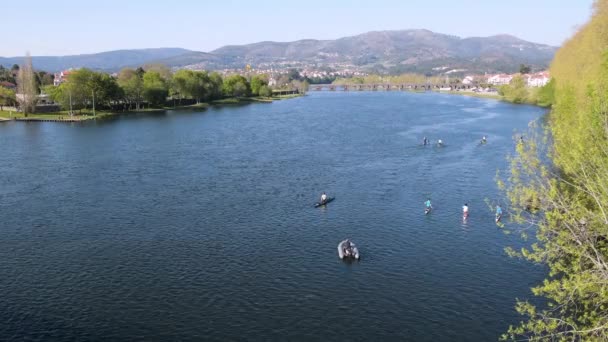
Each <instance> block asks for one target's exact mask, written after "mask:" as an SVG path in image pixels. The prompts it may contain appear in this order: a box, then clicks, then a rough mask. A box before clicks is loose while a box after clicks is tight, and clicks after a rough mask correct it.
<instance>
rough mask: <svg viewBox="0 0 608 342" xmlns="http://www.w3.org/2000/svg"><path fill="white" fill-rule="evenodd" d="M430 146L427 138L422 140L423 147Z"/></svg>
mask: <svg viewBox="0 0 608 342" xmlns="http://www.w3.org/2000/svg"><path fill="white" fill-rule="evenodd" d="M428 144H429V140H428V139H427V138H426V137H424V139H422V145H424V146H426V145H428Z"/></svg>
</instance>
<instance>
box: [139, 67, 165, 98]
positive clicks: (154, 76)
mask: <svg viewBox="0 0 608 342" xmlns="http://www.w3.org/2000/svg"><path fill="white" fill-rule="evenodd" d="M143 84H144V98H145V99H146V101H148V102H149V103H150V104H151V105H153V106H162V105H164V104H165V101H166V100H167V96H168V94H169V89H168V87H167V84H166V82H165V80H164V79H163V78H162V77H161V74H160V73H159V72H157V71H147V72H146V73H145V74H144V79H143Z"/></svg>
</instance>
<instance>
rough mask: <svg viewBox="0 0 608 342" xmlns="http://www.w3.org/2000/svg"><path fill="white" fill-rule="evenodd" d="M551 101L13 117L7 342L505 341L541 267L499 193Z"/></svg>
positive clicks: (1, 181) (6, 188)
mask: <svg viewBox="0 0 608 342" xmlns="http://www.w3.org/2000/svg"><path fill="white" fill-rule="evenodd" d="M543 112H544V111H543V110H542V109H539V108H536V107H531V106H523V105H512V104H507V103H502V102H498V101H495V100H486V99H478V98H471V97H463V96H455V95H445V94H437V93H422V94H417V93H405V92H347V93H344V92H316V93H310V94H309V95H308V96H305V97H302V98H297V99H292V100H286V101H278V102H274V103H272V104H252V105H246V106H225V107H216V108H210V109H207V110H204V111H202V112H195V111H179V112H178V111H176V112H171V111H169V112H167V113H162V114H141V115H130V116H121V117H117V118H114V119H110V120H104V121H98V122H88V123H80V124H58V123H23V122H7V123H0V146H2V148H1V150H0V161H1V163H0V175H1V176H0V213H1V216H0V217H1V219H0V260H1V261H0V293H1V295H0V308H1V309H0V322H2V324H0V340H40V341H49V340H53V341H73V340H83V341H84V340H86V341H94V340H112V341H121V340H122V341H135V340H142V341H153V340H169V341H171V340H189V341H190V340H191V341H203V340H204V341H230V340H258V341H319V340H326V341H331V340H341V341H343V340H349V341H364V340H365V341H376V340H383V341H403V340H410V341H493V340H496V339H497V338H498V337H499V336H500V334H501V333H503V332H505V331H506V330H507V329H508V326H509V324H515V323H517V322H518V321H519V320H520V319H521V317H520V316H519V315H518V314H517V313H516V312H515V310H514V305H515V298H516V297H517V298H532V294H531V291H530V290H529V288H530V287H531V286H532V285H534V284H535V283H538V282H539V281H541V279H542V278H543V276H544V270H543V269H542V268H540V267H538V266H534V265H531V264H528V263H525V262H521V261H518V260H514V259H510V258H509V257H507V256H506V255H505V253H504V251H503V249H504V247H505V246H514V247H516V248H517V247H520V246H521V245H522V242H521V241H520V239H519V237H518V236H517V234H510V235H509V234H505V233H504V232H503V231H502V230H501V229H499V228H498V227H497V226H496V225H495V224H494V221H493V213H492V212H491V210H490V208H489V207H488V205H487V204H486V202H485V200H486V199H487V200H488V201H490V203H499V202H500V203H502V200H501V198H502V196H501V194H500V192H499V191H498V189H497V187H496V183H495V176H496V171H497V170H498V169H505V168H506V167H507V165H508V163H507V160H506V156H507V155H508V154H509V153H512V152H513V151H514V144H513V140H512V136H513V135H514V132H516V131H522V130H525V129H526V128H527V125H528V123H529V122H530V121H532V120H535V119H537V118H539V117H541V116H542V115H543ZM483 135H487V136H488V143H487V144H486V145H479V140H480V138H481V137H482V136H483ZM424 136H427V137H429V138H430V139H432V140H437V139H442V140H443V141H444V142H445V143H446V145H447V146H446V147H444V148H437V147H431V146H427V147H424V146H421V145H420V142H421V141H422V138H423V137H424ZM322 191H327V193H328V194H329V195H331V196H336V200H335V201H334V202H332V203H330V204H329V205H328V206H327V207H326V208H317V209H315V208H313V207H312V206H313V204H314V202H315V201H316V200H317V198H318V196H319V195H320V193H321V192H322ZM427 196H430V197H431V199H432V201H433V206H434V208H435V209H434V211H433V212H432V213H431V214H429V215H427V216H425V215H424V211H423V209H424V205H423V202H424V201H425V200H426V197H427ZM464 202H468V204H469V207H470V213H471V215H470V217H469V219H468V222H466V223H463V222H462V217H461V206H462V205H463V203H464ZM346 237H348V238H351V239H352V240H353V241H354V242H355V243H357V245H358V246H359V248H360V252H361V255H362V257H361V261H360V262H355V263H346V262H342V261H341V260H339V259H338V256H337V250H336V246H337V244H338V242H340V241H341V240H342V239H344V238H346Z"/></svg>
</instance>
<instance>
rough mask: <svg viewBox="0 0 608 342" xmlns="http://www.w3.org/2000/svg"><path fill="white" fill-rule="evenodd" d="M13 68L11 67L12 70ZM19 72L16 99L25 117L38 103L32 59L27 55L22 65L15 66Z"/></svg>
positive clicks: (34, 109) (33, 110)
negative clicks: (17, 95)
mask: <svg viewBox="0 0 608 342" xmlns="http://www.w3.org/2000/svg"><path fill="white" fill-rule="evenodd" d="M14 68H15V66H14V65H13V69H14ZM17 70H18V71H19V73H18V76H17V92H18V93H19V96H20V97H18V98H17V99H18V101H19V105H20V107H21V110H22V111H23V113H24V114H25V116H27V115H28V114H29V113H33V112H35V111H36V103H37V102H38V86H37V85H36V76H35V74H34V68H33V67H32V57H30V55H29V53H28V54H27V55H26V57H25V61H24V63H23V65H21V66H17Z"/></svg>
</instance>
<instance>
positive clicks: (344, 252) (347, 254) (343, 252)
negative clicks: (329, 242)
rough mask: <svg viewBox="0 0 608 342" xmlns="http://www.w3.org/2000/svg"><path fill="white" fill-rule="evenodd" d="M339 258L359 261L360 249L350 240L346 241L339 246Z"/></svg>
mask: <svg viewBox="0 0 608 342" xmlns="http://www.w3.org/2000/svg"><path fill="white" fill-rule="evenodd" d="M338 256H339V257H340V259H342V260H346V259H354V260H359V249H357V246H355V244H354V243H352V242H351V241H350V240H348V239H346V240H344V241H342V242H340V243H339V244H338Z"/></svg>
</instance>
